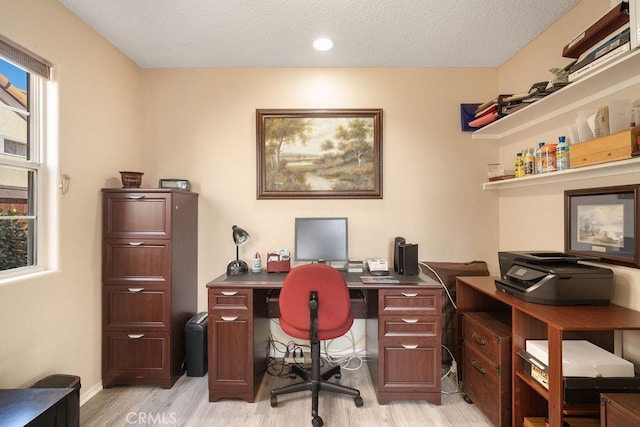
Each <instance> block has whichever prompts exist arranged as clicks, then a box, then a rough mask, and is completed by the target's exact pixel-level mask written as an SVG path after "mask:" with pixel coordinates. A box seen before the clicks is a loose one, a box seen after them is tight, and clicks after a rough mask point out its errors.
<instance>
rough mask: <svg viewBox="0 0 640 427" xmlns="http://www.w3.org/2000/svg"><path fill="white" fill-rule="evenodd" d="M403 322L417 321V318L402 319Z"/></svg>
mask: <svg viewBox="0 0 640 427" xmlns="http://www.w3.org/2000/svg"><path fill="white" fill-rule="evenodd" d="M402 321H403V322H404V323H418V319H402Z"/></svg>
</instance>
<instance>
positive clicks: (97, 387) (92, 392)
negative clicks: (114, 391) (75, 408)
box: [80, 381, 103, 406]
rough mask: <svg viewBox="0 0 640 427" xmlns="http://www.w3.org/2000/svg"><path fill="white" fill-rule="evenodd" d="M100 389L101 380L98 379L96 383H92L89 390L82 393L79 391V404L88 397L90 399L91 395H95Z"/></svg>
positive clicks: (83, 402)
mask: <svg viewBox="0 0 640 427" xmlns="http://www.w3.org/2000/svg"><path fill="white" fill-rule="evenodd" d="M102 389H103V387H102V381H100V382H99V383H98V384H96V385H94V386H93V387H91V388H90V389H89V390H87V391H85V392H84V393H80V406H82V405H84V404H85V403H86V402H88V401H89V399H91V398H92V397H93V396H95V395H96V394H98V393H99V392H100V391H102Z"/></svg>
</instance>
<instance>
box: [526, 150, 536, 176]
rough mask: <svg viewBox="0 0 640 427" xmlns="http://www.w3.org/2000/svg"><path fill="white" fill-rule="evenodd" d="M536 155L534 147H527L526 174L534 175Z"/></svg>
mask: <svg viewBox="0 0 640 427" xmlns="http://www.w3.org/2000/svg"><path fill="white" fill-rule="evenodd" d="M534 159H535V155H534V153H533V148H527V149H526V150H524V156H523V161H524V174H525V175H533V174H535V172H536V171H535V160H534Z"/></svg>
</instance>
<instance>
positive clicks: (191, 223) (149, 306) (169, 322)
mask: <svg viewBox="0 0 640 427" xmlns="http://www.w3.org/2000/svg"><path fill="white" fill-rule="evenodd" d="M102 191H103V245H102V251H103V253H102V260H103V261H102V283H103V290H102V307H103V308H102V325H103V336H102V382H103V387H105V388H109V387H112V386H114V385H129V384H153V385H159V386H161V387H163V388H170V387H171V386H173V384H174V383H175V382H176V381H177V379H178V378H179V377H180V376H181V375H182V373H183V362H184V352H185V350H184V326H185V323H186V322H187V321H188V320H189V318H190V317H191V316H193V315H194V314H195V313H196V311H197V225H198V195H197V194H196V193H191V192H187V191H180V190H166V189H103V190H102Z"/></svg>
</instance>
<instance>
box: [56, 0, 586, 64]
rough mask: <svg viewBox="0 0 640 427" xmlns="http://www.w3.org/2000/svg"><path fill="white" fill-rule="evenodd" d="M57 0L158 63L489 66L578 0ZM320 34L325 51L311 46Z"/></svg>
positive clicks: (137, 57) (138, 59) (143, 59)
mask: <svg viewBox="0 0 640 427" xmlns="http://www.w3.org/2000/svg"><path fill="white" fill-rule="evenodd" d="M59 1H60V2H61V3H62V4H63V5H64V6H65V7H67V8H68V9H69V10H71V11H72V12H73V13H74V14H76V15H77V16H78V17H79V18H80V19H82V20H83V21H84V22H86V23H87V24H88V25H89V26H91V27H92V28H94V29H95V30H96V31H97V32H98V33H100V34H102V35H103V36H104V37H105V38H106V39H107V40H109V41H110V42H111V43H112V44H114V45H115V46H116V47H117V48H118V49H120V50H121V51H122V52H123V53H124V54H125V55H127V56H128V57H129V58H131V59H132V60H133V61H134V62H135V63H136V64H138V65H139V66H140V67H143V68H162V67H463V66H474V67H475V66H479V67H493V66H499V65H501V64H502V63H503V62H505V61H506V60H507V59H509V58H510V57H511V56H512V55H513V54H515V53H516V52H517V51H518V50H520V49H521V48H522V47H523V46H525V45H526V44H527V43H528V42H529V41H531V40H532V39H534V38H535V37H536V36H537V35H538V34H540V33H541V32H542V31H544V30H545V29H546V28H547V27H548V26H549V25H551V24H552V23H554V22H555V21H557V20H558V19H559V18H560V17H561V16H562V15H564V14H565V13H566V12H567V11H569V10H570V9H571V8H572V7H573V6H575V5H576V4H577V3H579V1H580V0H315V1H313V0H59ZM320 36H325V37H330V38H332V39H333V40H334V41H335V47H334V48H333V50H331V51H328V52H317V51H315V50H313V48H312V47H311V43H312V41H313V39H315V38H316V37H320Z"/></svg>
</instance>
